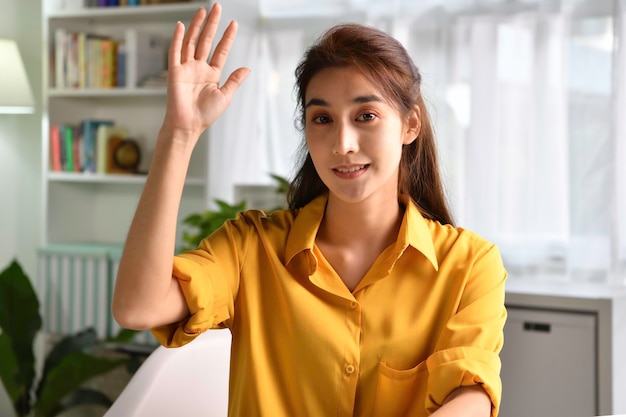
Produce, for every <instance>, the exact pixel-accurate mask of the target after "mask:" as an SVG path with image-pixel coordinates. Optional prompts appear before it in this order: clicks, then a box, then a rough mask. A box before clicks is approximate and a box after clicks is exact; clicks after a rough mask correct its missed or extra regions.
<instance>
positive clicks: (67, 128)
mask: <svg viewBox="0 0 626 417" xmlns="http://www.w3.org/2000/svg"><path fill="white" fill-rule="evenodd" d="M62 141H63V143H64V147H63V149H64V152H65V158H64V161H65V166H64V170H65V171H66V172H72V171H74V128H73V126H71V125H64V126H63V138H62Z"/></svg>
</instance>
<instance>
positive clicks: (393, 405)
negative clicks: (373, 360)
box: [373, 361, 428, 417]
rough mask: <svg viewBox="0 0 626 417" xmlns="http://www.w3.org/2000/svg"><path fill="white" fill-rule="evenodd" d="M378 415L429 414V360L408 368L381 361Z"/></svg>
mask: <svg viewBox="0 0 626 417" xmlns="http://www.w3.org/2000/svg"><path fill="white" fill-rule="evenodd" d="M377 378H378V381H377V385H376V399H375V401H374V414H373V415H374V416H376V417H378V416H385V417H394V416H407V417H409V416H410V417H426V416H427V413H426V406H425V403H426V402H425V396H426V390H427V385H428V368H427V367H426V361H424V362H421V363H420V364H419V365H417V366H415V367H413V368H411V369H406V370H398V369H393V368H391V367H389V366H388V365H387V363H385V362H384V361H381V362H379V363H378V375H377Z"/></svg>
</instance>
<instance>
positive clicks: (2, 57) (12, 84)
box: [0, 38, 35, 114]
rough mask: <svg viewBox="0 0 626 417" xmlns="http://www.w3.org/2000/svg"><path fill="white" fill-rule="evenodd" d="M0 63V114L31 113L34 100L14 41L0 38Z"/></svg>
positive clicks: (33, 107)
mask: <svg viewBox="0 0 626 417" xmlns="http://www.w3.org/2000/svg"><path fill="white" fill-rule="evenodd" d="M0 63H1V64H0V113H5V114H24V113H33V112H34V111H35V105H34V104H35V100H34V98H33V92H32V90H31V88H30V84H29V83H28V78H27V77H26V70H25V68H24V63H23V62H22V57H21V56H20V51H19V50H18V49H17V44H16V43H15V41H13V40H11V39H3V38H0Z"/></svg>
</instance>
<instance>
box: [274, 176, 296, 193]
mask: <svg viewBox="0 0 626 417" xmlns="http://www.w3.org/2000/svg"><path fill="white" fill-rule="evenodd" d="M270 177H272V179H273V180H274V181H276V183H277V185H278V188H277V189H276V192H277V193H280V194H286V193H287V192H288V191H289V187H291V183H290V182H289V180H288V179H286V178H284V177H281V176H280V175H276V174H270Z"/></svg>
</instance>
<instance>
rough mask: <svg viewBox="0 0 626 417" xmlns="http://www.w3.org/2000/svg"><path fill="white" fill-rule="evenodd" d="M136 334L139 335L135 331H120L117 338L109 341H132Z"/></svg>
mask: <svg viewBox="0 0 626 417" xmlns="http://www.w3.org/2000/svg"><path fill="white" fill-rule="evenodd" d="M137 333H139V332H138V331H137V330H131V329H121V330H120V331H119V332H117V336H115V337H114V338H113V339H111V340H110V341H111V342H117V343H126V342H130V341H131V340H133V338H134V337H135V335H136V334H137Z"/></svg>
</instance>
